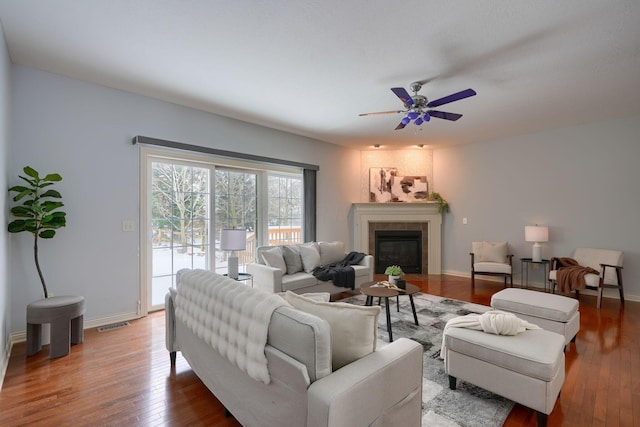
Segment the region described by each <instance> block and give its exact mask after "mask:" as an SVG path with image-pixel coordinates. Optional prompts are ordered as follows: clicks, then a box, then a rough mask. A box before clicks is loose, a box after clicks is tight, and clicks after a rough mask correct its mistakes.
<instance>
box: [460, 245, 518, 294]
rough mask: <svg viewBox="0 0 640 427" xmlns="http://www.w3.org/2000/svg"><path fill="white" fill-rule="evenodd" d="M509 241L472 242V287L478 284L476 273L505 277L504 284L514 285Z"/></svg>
mask: <svg viewBox="0 0 640 427" xmlns="http://www.w3.org/2000/svg"><path fill="white" fill-rule="evenodd" d="M508 246H509V244H508V243H507V242H484V241H483V242H472V243H471V253H470V254H469V255H471V287H472V288H475V286H476V275H484V276H498V277H503V278H504V286H505V287H507V278H508V279H509V285H510V286H511V287H513V260H512V259H513V254H508V253H507V252H508Z"/></svg>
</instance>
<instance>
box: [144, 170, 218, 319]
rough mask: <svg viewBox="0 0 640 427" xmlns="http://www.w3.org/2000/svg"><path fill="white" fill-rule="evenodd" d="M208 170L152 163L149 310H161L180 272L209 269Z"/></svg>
mask: <svg viewBox="0 0 640 427" xmlns="http://www.w3.org/2000/svg"><path fill="white" fill-rule="evenodd" d="M209 182H210V169H208V168H203V167H197V166H193V165H189V164H176V163H170V162H161V161H154V162H152V163H151V234H152V239H151V246H152V248H151V259H152V262H151V266H152V267H151V292H150V309H152V310H153V309H154V308H161V307H163V306H164V296H165V294H166V293H167V290H168V289H169V288H170V287H172V286H174V285H175V276H176V272H177V271H178V270H180V269H181V268H203V269H208V268H210V264H211V263H210V259H211V245H210V242H211V238H210V230H211V217H210V214H209V213H210V203H211V202H210V200H211V198H210V194H211V193H210V191H209V187H210V183H209Z"/></svg>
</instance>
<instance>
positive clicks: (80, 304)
mask: <svg viewBox="0 0 640 427" xmlns="http://www.w3.org/2000/svg"><path fill="white" fill-rule="evenodd" d="M83 318H84V297H80V296H55V297H50V298H44V299H41V300H38V301H34V302H32V303H31V304H28V305H27V356H32V355H34V354H36V353H37V352H39V351H40V349H41V348H42V324H43V323H50V324H51V344H50V346H49V358H50V359H55V358H57V357H62V356H66V355H67V354H69V350H70V348H71V344H80V343H81V342H82V341H83V340H84V321H83Z"/></svg>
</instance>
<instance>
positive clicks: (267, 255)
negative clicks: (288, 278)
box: [262, 246, 287, 274]
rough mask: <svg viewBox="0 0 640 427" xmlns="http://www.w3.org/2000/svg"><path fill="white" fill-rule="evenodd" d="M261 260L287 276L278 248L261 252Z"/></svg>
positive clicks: (280, 250) (285, 266)
mask: <svg viewBox="0 0 640 427" xmlns="http://www.w3.org/2000/svg"><path fill="white" fill-rule="evenodd" d="M262 259H264V262H265V264H267V265H268V266H269V267H274V268H277V269H278V270H280V271H282V274H287V265H286V264H285V262H284V258H283V256H282V249H281V248H280V246H275V247H273V248H271V249H269V250H266V251H264V252H262Z"/></svg>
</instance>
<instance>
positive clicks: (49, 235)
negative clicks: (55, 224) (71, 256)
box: [39, 230, 56, 239]
mask: <svg viewBox="0 0 640 427" xmlns="http://www.w3.org/2000/svg"><path fill="white" fill-rule="evenodd" d="M55 235H56V232H55V230H44V231H41V232H40V234H39V236H40V237H42V238H43V239H52V238H53V236H55Z"/></svg>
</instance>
